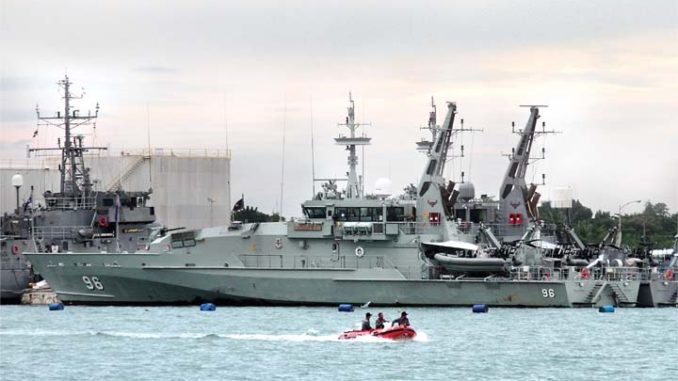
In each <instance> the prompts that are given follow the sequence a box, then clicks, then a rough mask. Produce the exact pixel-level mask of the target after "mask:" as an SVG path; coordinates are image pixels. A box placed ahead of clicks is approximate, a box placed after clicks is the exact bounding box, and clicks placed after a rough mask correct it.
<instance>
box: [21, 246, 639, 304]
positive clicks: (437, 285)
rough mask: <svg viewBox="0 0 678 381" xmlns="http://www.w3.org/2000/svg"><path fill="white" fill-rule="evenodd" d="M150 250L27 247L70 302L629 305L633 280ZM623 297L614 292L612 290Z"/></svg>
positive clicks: (633, 292)
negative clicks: (293, 265) (202, 262)
mask: <svg viewBox="0 0 678 381" xmlns="http://www.w3.org/2000/svg"><path fill="white" fill-rule="evenodd" d="M154 256H155V257H157V255H153V254H121V255H113V254H66V255H55V254H29V259H30V260H31V261H32V263H33V266H34V267H35V269H37V271H38V272H39V273H40V274H41V275H42V276H43V277H45V279H47V281H48V282H49V283H50V285H51V286H52V287H53V288H54V290H55V291H56V292H57V294H58V296H59V298H60V299H61V300H62V301H64V302H66V303H72V304H104V305H112V304H193V303H198V302H203V301H211V302H216V303H220V304H246V305H336V304H340V303H353V304H363V303H366V302H371V303H372V305H380V306H396V305H408V306H470V305H473V304H488V305H491V306H505V307H577V306H582V307H591V306H600V305H604V304H614V305H622V306H632V305H634V304H635V301H636V299H637V297H638V288H639V286H640V282H639V281H634V280H631V281H627V282H624V283H619V284H618V285H617V288H612V287H610V286H609V285H608V284H606V283H605V282H603V281H600V280H572V281H570V280H559V281H554V280H551V281H549V280H543V281H541V280H537V281H516V280H512V279H504V278H494V279H487V280H485V279H461V280H458V279H420V280H413V279H406V278H405V277H404V276H403V274H401V273H400V272H399V271H398V270H397V269H375V268H365V269H360V268H358V269H346V268H342V269H330V268H328V269H318V268H315V269H280V268H246V267H241V268H236V267H216V266H214V267H194V266H189V267H186V266H153V265H150V264H149V263H151V262H153V259H154ZM620 292H623V294H624V297H622V298H620V297H619V295H618V294H619V293H620Z"/></svg>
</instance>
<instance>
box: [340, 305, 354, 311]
mask: <svg viewBox="0 0 678 381" xmlns="http://www.w3.org/2000/svg"><path fill="white" fill-rule="evenodd" d="M339 312H353V304H340V305H339Z"/></svg>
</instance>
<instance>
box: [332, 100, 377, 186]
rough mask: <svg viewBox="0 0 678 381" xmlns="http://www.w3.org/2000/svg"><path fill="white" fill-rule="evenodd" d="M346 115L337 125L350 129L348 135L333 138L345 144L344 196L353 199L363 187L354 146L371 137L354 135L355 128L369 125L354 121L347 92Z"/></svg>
mask: <svg viewBox="0 0 678 381" xmlns="http://www.w3.org/2000/svg"><path fill="white" fill-rule="evenodd" d="M348 101H349V106H348V115H347V116H346V122H345V123H338V124H337V125H338V126H344V127H347V128H348V129H349V131H350V135H349V136H343V135H341V134H340V135H339V137H338V138H334V141H335V142H337V144H338V145H345V146H346V150H347V151H348V152H349V153H348V167H349V171H348V174H347V175H348V179H347V182H348V184H347V185H346V198H348V199H354V198H361V197H362V196H363V195H362V191H363V187H362V179H361V180H358V174H357V172H356V166H357V165H358V155H356V146H366V145H369V144H370V140H371V138H369V137H367V136H366V135H365V134H364V133H363V135H362V136H356V129H357V128H358V127H360V126H369V125H371V124H370V123H356V121H355V103H354V102H353V97H352V96H351V93H348Z"/></svg>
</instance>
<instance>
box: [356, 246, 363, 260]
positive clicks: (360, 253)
mask: <svg viewBox="0 0 678 381" xmlns="http://www.w3.org/2000/svg"><path fill="white" fill-rule="evenodd" d="M364 255H365V249H363V248H362V247H361V246H358V247H356V248H355V256H356V257H358V258H362V257H363V256H364Z"/></svg>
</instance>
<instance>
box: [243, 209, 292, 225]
mask: <svg viewBox="0 0 678 381" xmlns="http://www.w3.org/2000/svg"><path fill="white" fill-rule="evenodd" d="M231 218H232V219H233V221H242V222H246V223H247V222H278V221H285V217H281V216H280V215H279V214H278V213H272V214H270V215H268V214H266V213H262V212H260V211H259V208H256V207H255V208H253V207H251V206H247V207H245V209H243V210H241V211H238V212H235V213H233V216H232V217H231Z"/></svg>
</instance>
